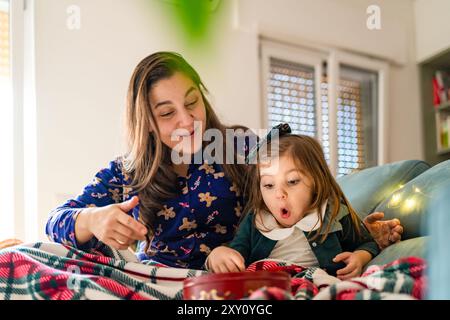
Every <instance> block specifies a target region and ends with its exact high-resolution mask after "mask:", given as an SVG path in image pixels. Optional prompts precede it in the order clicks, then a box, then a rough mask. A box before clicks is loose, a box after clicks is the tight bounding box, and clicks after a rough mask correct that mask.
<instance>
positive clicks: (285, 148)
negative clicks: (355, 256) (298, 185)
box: [248, 134, 361, 242]
mask: <svg viewBox="0 0 450 320" xmlns="http://www.w3.org/2000/svg"><path fill="white" fill-rule="evenodd" d="M273 144H275V146H271V145H273ZM274 147H275V148H278V152H279V153H278V156H279V157H282V156H289V157H291V158H292V159H293V161H294V163H295V166H296V168H297V169H298V170H299V171H300V172H302V173H303V174H304V175H306V176H307V177H309V178H310V179H311V181H312V186H311V191H312V202H311V205H310V207H309V209H308V210H315V209H319V208H320V206H321V205H322V204H323V203H324V202H325V201H327V200H328V201H329V202H330V203H331V205H332V212H331V217H329V218H330V220H329V222H330V223H328V227H327V229H326V230H325V232H324V235H323V236H322V238H321V241H322V242H323V241H325V239H326V238H327V236H328V233H329V231H330V227H331V225H332V222H333V221H334V220H335V219H336V217H337V215H338V213H339V210H340V208H341V205H342V204H344V205H346V206H347V207H348V210H349V213H350V216H351V220H352V223H353V225H354V226H355V229H356V234H357V235H358V236H360V235H361V231H360V223H361V220H360V219H359V217H358V215H357V214H356V212H355V210H354V209H353V208H352V206H351V205H350V203H349V201H348V200H347V198H346V197H345V195H344V193H343V192H342V190H341V188H340V186H339V185H338V183H337V182H336V180H335V179H334V177H333V175H332V174H331V172H330V170H329V168H328V165H327V163H326V161H325V157H324V154H323V150H322V147H321V146H320V144H319V142H317V140H316V139H314V138H311V137H309V136H305V135H294V134H289V135H283V136H281V137H280V138H279V139H278V140H274V141H273V142H270V143H269V144H267V145H265V146H264V145H263V148H261V150H260V154H263V155H267V156H268V158H269V159H270V157H271V155H270V151H271V150H276V149H274ZM260 160H261V159H259V161H260ZM259 167H260V165H254V166H252V167H251V169H250V172H249V176H250V177H252V180H251V181H249V188H250V190H249V203H248V208H251V210H253V211H254V212H255V217H256V216H257V215H258V213H260V212H262V211H269V209H268V208H267V206H266V204H265V203H264V200H263V198H262V195H261V191H260V184H261V177H260V168H259ZM319 221H320V227H319V229H318V231H317V233H316V235H315V236H314V238H313V239H316V238H317V237H318V236H319V234H320V233H321V232H322V228H323V221H322V215H319Z"/></svg>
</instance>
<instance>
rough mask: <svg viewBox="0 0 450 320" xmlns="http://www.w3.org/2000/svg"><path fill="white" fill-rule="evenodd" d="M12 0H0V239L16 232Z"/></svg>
mask: <svg viewBox="0 0 450 320" xmlns="http://www.w3.org/2000/svg"><path fill="white" fill-rule="evenodd" d="M10 39H11V32H10V5H9V1H6V0H0V154H1V156H0V168H2V170H1V171H0V203H1V204H2V209H1V210H0V239H1V238H6V237H11V236H13V234H14V215H13V214H12V213H13V212H14V198H13V194H14V193H13V190H14V189H13V186H14V180H13V172H14V169H13V168H14V161H13V154H14V144H13V125H12V123H13V107H12V80H11V45H10V44H11V41H10Z"/></svg>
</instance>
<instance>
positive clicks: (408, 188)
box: [337, 160, 450, 290]
mask: <svg viewBox="0 0 450 320" xmlns="http://www.w3.org/2000/svg"><path fill="white" fill-rule="evenodd" d="M337 180H338V183H339V185H340V186H341V188H342V189H343V191H344V193H345V195H346V196H347V198H348V199H349V201H350V203H351V204H352V205H353V207H354V208H355V210H356V211H357V212H358V214H359V215H360V217H361V218H364V217H365V216H367V214H369V213H371V212H375V211H381V212H384V213H385V219H393V218H397V219H399V220H400V222H401V224H402V225H403V228H404V232H403V236H402V241H401V242H399V243H396V244H394V245H391V246H389V247H388V248H386V249H384V250H383V251H382V252H381V253H380V254H379V255H378V256H377V257H375V258H374V259H372V261H370V262H369V264H368V265H367V266H366V268H367V267H369V266H370V265H374V264H385V263H389V262H391V261H393V260H395V259H398V258H401V257H405V256H417V257H421V258H424V259H427V261H430V260H433V261H437V258H436V257H434V258H432V259H428V258H429V257H430V256H431V255H433V254H434V255H439V256H440V257H442V256H443V252H445V251H450V250H448V249H447V250H446V249H445V248H444V247H441V248H440V250H441V253H438V252H437V250H436V249H435V248H433V247H432V246H431V244H430V237H429V235H430V230H433V229H432V227H431V225H434V226H435V229H436V223H434V224H432V223H431V222H433V220H431V217H434V216H435V215H437V214H440V217H441V220H445V219H446V220H450V219H448V218H447V216H448V215H447V214H446V212H448V211H446V210H448V209H449V206H448V205H447V206H446V205H445V204H444V203H445V202H446V203H447V204H449V203H450V201H448V198H449V197H450V160H448V161H445V162H441V163H439V164H437V165H435V166H430V165H429V164H427V163H426V162H424V161H418V160H407V161H400V162H395V163H390V164H386V165H381V166H377V167H372V168H368V169H364V170H361V171H359V172H355V173H352V174H349V175H346V176H343V177H340V178H338V179H337ZM433 219H435V218H433ZM447 225H448V226H450V224H447ZM438 226H440V227H441V230H442V224H441V225H438ZM433 232H435V231H433ZM441 233H445V234H447V233H446V232H442V231H441ZM446 236H447V239H450V237H449V236H448V235H446ZM433 241H434V240H433ZM433 241H432V243H433ZM441 245H442V244H441ZM448 245H450V243H449V242H447V244H446V246H448ZM447 256H448V254H447ZM448 261H449V260H447V262H448ZM436 274H437V271H436ZM449 285H450V284H449ZM447 290H448V289H447Z"/></svg>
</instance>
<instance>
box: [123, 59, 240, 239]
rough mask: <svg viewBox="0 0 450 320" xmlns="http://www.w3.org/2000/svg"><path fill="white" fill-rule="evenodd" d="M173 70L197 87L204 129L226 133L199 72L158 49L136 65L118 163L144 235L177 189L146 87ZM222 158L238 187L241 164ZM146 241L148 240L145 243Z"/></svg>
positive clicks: (176, 193)
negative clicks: (124, 145)
mask: <svg viewBox="0 0 450 320" xmlns="http://www.w3.org/2000/svg"><path fill="white" fill-rule="evenodd" d="M177 72H180V73H182V74H184V75H185V76H187V77H189V78H190V79H191V80H192V81H193V82H194V84H195V85H196V86H197V88H198V89H199V91H200V92H201V95H202V98H203V101H204V104H205V108H206V128H205V129H210V128H215V129H218V130H220V131H221V132H222V134H223V136H224V137H225V136H226V135H225V130H226V129H227V127H226V126H224V125H223V124H222V123H221V122H220V121H219V119H218V117H217V116H216V114H215V113H214V111H213V109H212V108H211V105H210V103H209V102H208V100H207V99H206V98H205V93H207V92H208V91H207V89H206V87H205V86H204V84H203V82H202V81H201V79H200V76H199V75H198V73H197V72H196V71H195V70H194V68H192V67H191V66H190V65H189V64H188V63H187V62H186V60H184V58H183V57H182V56H181V55H179V54H177V53H174V52H157V53H154V54H152V55H150V56H148V57H146V58H145V59H143V60H142V61H141V62H140V63H139V64H138V65H137V67H136V68H135V70H134V73H133V75H132V77H131V80H130V84H129V88H128V95H127V109H126V125H127V135H128V137H127V142H128V152H127V153H126V155H125V156H124V157H123V159H122V163H123V170H124V173H126V174H127V175H129V176H130V177H131V184H130V185H129V186H128V187H129V188H131V189H132V190H133V192H137V193H138V195H139V200H140V214H139V215H140V219H141V220H142V222H143V223H144V224H145V225H146V226H147V228H148V229H149V237H152V236H153V235H154V221H155V217H156V213H157V212H158V211H160V210H162V208H163V203H164V202H165V201H167V200H169V199H173V198H175V197H178V196H179V195H180V194H181V190H179V187H178V183H177V175H176V173H175V172H174V170H173V167H172V162H171V158H170V156H171V149H170V148H168V147H167V146H166V145H164V144H163V143H162V141H161V138H160V134H159V130H158V127H157V125H156V121H155V117H154V115H153V113H152V111H151V107H150V91H151V90H152V88H153V86H154V85H155V84H156V83H157V82H158V81H160V80H162V79H167V78H170V77H171V76H172V75H174V74H175V73H177ZM230 128H233V129H235V128H237V127H230ZM241 128H243V127H241ZM150 129H152V131H151V130H150ZM150 131H151V132H150ZM224 140H225V139H224ZM224 145H225V141H224ZM224 156H226V150H225V155H224ZM222 163H223V164H222V165H221V166H222V168H223V170H224V173H225V175H226V177H227V178H228V179H229V180H231V181H232V182H234V183H235V184H236V185H237V187H238V188H239V187H240V186H242V185H243V183H244V177H245V173H246V170H247V168H246V166H245V165H239V164H234V165H233V164H232V165H230V164H226V161H223V162H222ZM242 191H243V190H242ZM148 242H149V241H148ZM148 245H149V243H147V248H148Z"/></svg>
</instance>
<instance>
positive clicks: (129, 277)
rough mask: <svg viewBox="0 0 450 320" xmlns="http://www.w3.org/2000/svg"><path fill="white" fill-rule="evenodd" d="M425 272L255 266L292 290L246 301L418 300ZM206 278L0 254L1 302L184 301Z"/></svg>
mask: <svg viewBox="0 0 450 320" xmlns="http://www.w3.org/2000/svg"><path fill="white" fill-rule="evenodd" d="M424 269H425V263H424V261H423V260H421V259H419V258H413V257H411V258H406V259H401V260H397V261H394V262H393V263H391V264H388V265H386V266H373V267H370V268H369V269H368V270H367V271H366V273H365V274H363V275H362V276H361V277H359V278H354V279H352V280H350V281H340V280H338V279H337V278H334V277H331V276H329V275H328V274H326V273H325V272H324V271H323V270H321V269H318V268H303V267H299V266H295V265H286V264H281V263H277V262H269V261H264V262H258V263H255V264H253V265H251V266H250V267H249V270H250V271H251V270H274V271H275V270H283V271H286V272H288V273H289V274H290V275H291V277H292V290H291V292H284V291H282V290H279V289H276V288H262V289H260V290H257V291H255V292H254V293H253V294H252V296H251V297H250V299H404V298H408V299H411V298H416V299H420V298H422V297H423V292H424ZM205 273H206V271H200V270H190V269H177V268H167V267H161V266H158V265H155V264H151V263H148V264H145V263H141V262H137V260H136V258H135V256H134V255H133V254H132V253H131V252H129V251H116V250H111V249H110V248H108V247H105V248H104V249H102V252H96V251H92V252H89V253H86V252H83V251H80V250H76V249H74V248H71V247H68V246H63V245H60V244H57V243H40V242H39V243H34V244H27V245H21V246H16V247H12V248H7V249H3V250H0V299H2V300H4V299H6V300H9V299H37V300H44V299H45V300H48V299H66V300H79V299H108V300H109V299H134V300H138V299H182V290H183V280H184V279H186V278H189V277H196V276H200V275H202V274H205Z"/></svg>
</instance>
